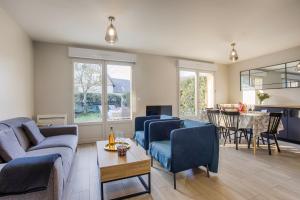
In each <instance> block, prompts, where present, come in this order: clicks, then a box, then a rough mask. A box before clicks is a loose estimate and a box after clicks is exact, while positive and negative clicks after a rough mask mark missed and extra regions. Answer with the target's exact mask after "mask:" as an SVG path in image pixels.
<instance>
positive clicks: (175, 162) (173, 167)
mask: <svg viewBox="0 0 300 200" xmlns="http://www.w3.org/2000/svg"><path fill="white" fill-rule="evenodd" d="M182 126H183V127H184V128H181V127H182ZM149 142H150V147H149V152H150V156H151V161H153V158H154V159H155V160H157V161H158V162H159V163H160V164H161V165H162V166H163V167H164V168H166V169H167V170H169V171H170V172H172V173H173V179H174V189H176V173H177V172H181V171H184V170H187V169H192V168H197V167H199V166H205V167H206V169H207V176H208V177H209V171H211V172H215V173H217V172H218V162H219V137H218V134H217V131H216V127H215V126H214V125H212V124H209V123H204V122H197V121H193V120H185V121H181V120H173V121H160V122H151V123H150V125H149ZM151 164H153V162H151Z"/></svg>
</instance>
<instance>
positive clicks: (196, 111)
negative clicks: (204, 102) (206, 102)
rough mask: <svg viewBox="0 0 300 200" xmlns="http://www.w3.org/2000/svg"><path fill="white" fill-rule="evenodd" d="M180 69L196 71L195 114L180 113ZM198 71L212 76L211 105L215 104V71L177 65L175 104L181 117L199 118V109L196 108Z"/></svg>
mask: <svg viewBox="0 0 300 200" xmlns="http://www.w3.org/2000/svg"><path fill="white" fill-rule="evenodd" d="M180 71H188V72H194V73H196V80H195V97H196V98H195V114H194V115H192V116H189V115H184V116H181V115H180V96H179V94H180ZM200 73H205V74H211V75H212V77H213V86H212V87H213V103H212V104H213V105H215V102H216V88H215V85H216V78H215V77H216V76H215V71H208V70H203V69H194V68H187V67H178V68H177V97H178V98H177V106H178V116H179V117H183V118H199V117H200V114H199V112H200V110H199V109H198V107H199V100H200V94H199V91H198V87H199V74H200Z"/></svg>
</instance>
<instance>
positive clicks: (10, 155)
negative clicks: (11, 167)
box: [0, 128, 25, 162]
mask: <svg viewBox="0 0 300 200" xmlns="http://www.w3.org/2000/svg"><path fill="white" fill-rule="evenodd" d="M0 155H1V157H2V158H3V160H4V161H6V162H8V161H10V160H13V159H15V158H19V157H23V156H24V155H25V151H24V149H23V148H22V147H21V145H20V143H19V142H18V139H17V138H16V136H15V134H14V132H13V130H12V129H11V128H8V129H3V130H1V131H0Z"/></svg>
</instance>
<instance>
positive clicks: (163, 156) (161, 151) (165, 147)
mask: <svg viewBox="0 0 300 200" xmlns="http://www.w3.org/2000/svg"><path fill="white" fill-rule="evenodd" d="M150 155H151V156H152V157H154V158H155V160H157V161H159V162H160V163H161V164H162V165H163V167H164V168H166V169H168V170H170V169H171V141H170V140H162V141H155V142H151V144H150Z"/></svg>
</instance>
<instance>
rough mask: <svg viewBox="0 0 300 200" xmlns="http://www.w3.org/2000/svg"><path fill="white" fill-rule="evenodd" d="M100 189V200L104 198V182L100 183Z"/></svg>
mask: <svg viewBox="0 0 300 200" xmlns="http://www.w3.org/2000/svg"><path fill="white" fill-rule="evenodd" d="M100 191H101V199H100V200H104V194H103V183H102V182H101V183H100Z"/></svg>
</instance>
